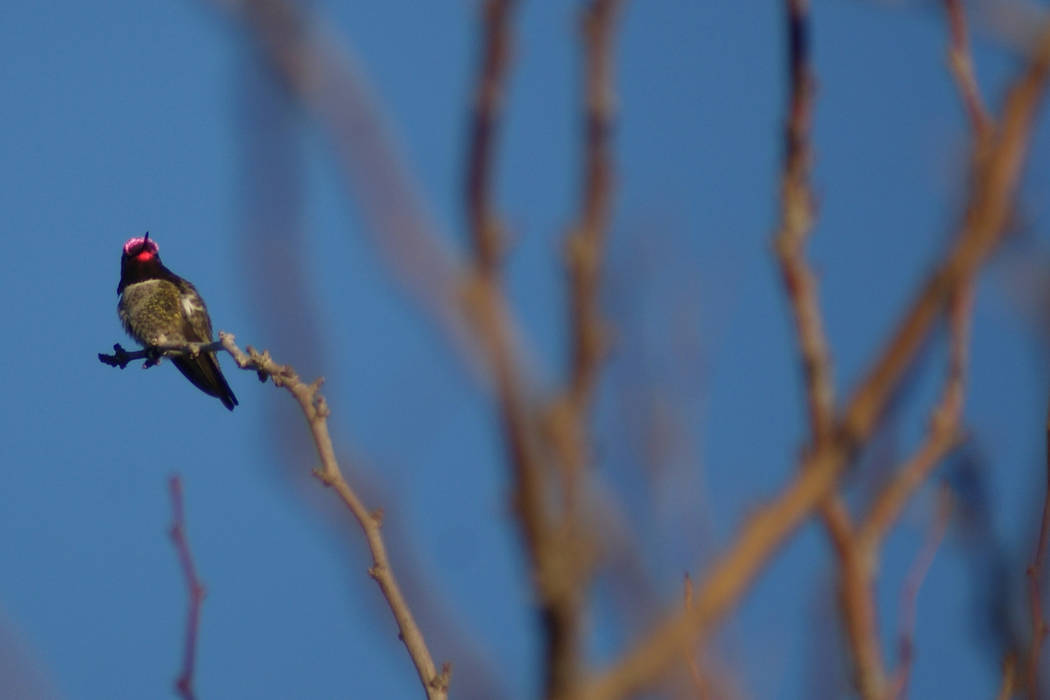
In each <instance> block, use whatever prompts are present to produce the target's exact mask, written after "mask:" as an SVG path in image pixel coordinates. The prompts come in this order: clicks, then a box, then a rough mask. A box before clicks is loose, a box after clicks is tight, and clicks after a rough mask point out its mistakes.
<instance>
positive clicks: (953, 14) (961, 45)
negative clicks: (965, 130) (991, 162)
mask: <svg viewBox="0 0 1050 700" xmlns="http://www.w3.org/2000/svg"><path fill="white" fill-rule="evenodd" d="M944 9H945V10H946V11H947V13H948V31H949V36H950V42H949V45H948V67H949V68H950V69H951V72H952V77H954V78H955V82H956V84H957V85H958V87H959V94H960V96H961V97H962V101H963V105H964V106H965V108H966V114H967V116H968V117H969V119H970V126H971V128H972V129H973V133H974V138H975V140H976V141H977V142H978V146H980V144H981V143H983V142H985V141H986V139H987V138H988V137H990V136H991V130H992V128H993V127H994V126H995V124H994V123H993V122H992V119H991V117H990V116H988V109H987V108H986V107H985V105H984V100H983V99H982V98H981V89H980V87H978V85H977V78H976V76H975V75H974V72H973V59H972V58H971V54H970V39H969V32H968V31H967V29H966V10H965V8H964V7H963V3H962V0H944ZM978 150H980V149H978Z"/></svg>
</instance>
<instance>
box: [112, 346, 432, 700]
mask: <svg viewBox="0 0 1050 700" xmlns="http://www.w3.org/2000/svg"><path fill="white" fill-rule="evenodd" d="M113 349H114V354H113V355H106V354H102V353H100V354H99V356H98V357H99V360H100V361H101V362H102V363H104V364H107V365H110V366H112V367H120V368H122V369H123V368H124V367H126V366H127V365H128V363H129V362H132V361H134V360H139V359H144V360H146V362H147V363H151V362H152V363H153V364H156V361H157V360H158V359H159V358H160V357H162V356H169V357H170V356H177V355H196V354H198V353H201V352H213V351H225V352H227V353H229V354H230V356H231V357H232V358H233V359H234V361H235V362H236V363H237V366H238V367H240V368H241V369H246V370H253V371H255V372H256V373H257V374H258V375H259V378H260V379H262V380H264V381H265V380H266V379H270V380H271V381H272V382H273V384H274V386H276V387H280V388H283V389H285V390H286V391H288V392H289V393H290V394H291V395H292V396H293V397H295V400H296V401H297V402H298V403H299V407H300V408H301V409H302V411H303V416H304V417H305V418H306V422H307V424H308V425H309V426H310V432H311V433H312V435H313V438H314V445H315V446H316V447H317V454H318V456H319V457H320V460H321V466H320V467H319V468H317V469H315V470H314V476H315V477H317V479H318V480H319V481H320V482H321V483H323V484H324V485H325V486H328V487H331V488H332V489H334V490H335V492H336V493H338V494H339V498H340V499H342V501H343V503H344V504H345V505H346V507H347V509H349V510H350V512H351V513H352V514H353V516H354V518H355V519H356V520H357V522H358V525H360V526H361V530H362V531H363V532H364V534H365V538H366V540H367V541H368V548H369V550H370V551H371V553H372V566H371V567H370V568H369V569H368V574H369V576H371V577H372V578H373V579H374V580H375V582H376V583H377V584H378V586H379V589H380V591H381V592H382V594H383V597H384V598H385V599H386V601H387V606H388V607H389V608H390V611H391V613H393V615H394V620H395V621H396V622H397V626H398V631H399V635H398V636H399V637H400V639H401V641H403V642H404V644H405V648H406V649H407V650H408V654H409V656H410V657H411V659H412V663H413V664H414V665H415V667H416V673H417V674H418V675H419V679H420V682H421V683H422V685H423V689H424V690H425V691H426V694H427V697H428V698H429V699H430V700H446V699H447V698H448V686H449V680H450V678H451V675H452V669H451V666H450V665H449V664H447V663H446V664H445V665H444V667H443V668H442V670H441V671H440V672H439V671H438V670H437V668H436V667H435V666H434V661H433V659H432V658H431V655H430V650H429V649H428V648H427V645H426V642H425V641H424V639H423V633H422V631H421V630H420V629H419V626H418V625H417V624H416V621H415V619H414V618H413V616H412V611H411V610H410V609H409V606H408V602H407V601H406V600H405V597H404V595H403V594H402V592H401V588H400V586H399V585H398V583H397V579H396V578H395V577H394V571H393V569H392V568H391V566H390V559H389V557H388V556H387V552H386V544H385V543H384V541H383V535H382V532H381V526H382V512H381V511H370V510H368V508H367V507H366V506H365V504H364V502H363V501H362V500H361V499H360V497H359V496H358V495H357V493H356V492H355V491H354V490H353V488H352V487H351V486H350V484H348V483H347V481H346V479H345V478H344V477H343V473H342V470H341V469H340V468H339V462H338V460H337V459H336V456H335V448H334V447H333V445H332V438H331V435H330V434H329V432H328V415H329V410H328V403H327V401H326V400H325V397H324V395H323V394H322V393H321V383H322V381H323V380H322V379H320V378H318V379H316V380H315V381H313V382H311V383H309V384H307V383H306V382H304V381H303V380H302V379H300V378H299V375H298V374H297V373H296V371H295V370H294V369H293V368H292V367H291V366H289V365H281V364H278V363H277V362H274V360H273V358H271V357H270V353H269V352H267V351H263V352H259V351H257V350H255V349H254V348H252V347H251V346H248V347H247V348H246V350H241V349H240V348H239V347H238V346H237V345H236V343H234V336H233V335H232V334H230V333H222V332H220V333H219V342H217V343H193V344H189V345H184V346H177V345H173V346H161V347H156V348H146V349H144V350H137V351H133V352H128V351H127V350H124V349H123V348H122V347H120V345H114V346H113Z"/></svg>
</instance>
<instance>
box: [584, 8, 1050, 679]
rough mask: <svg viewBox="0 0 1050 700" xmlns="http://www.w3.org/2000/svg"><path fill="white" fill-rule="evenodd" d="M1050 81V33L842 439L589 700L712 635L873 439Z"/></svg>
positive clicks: (961, 275) (998, 217) (954, 285)
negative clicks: (687, 605)
mask: <svg viewBox="0 0 1050 700" xmlns="http://www.w3.org/2000/svg"><path fill="white" fill-rule="evenodd" d="M1048 72H1050V29H1048V28H1044V30H1043V33H1042V35H1041V40H1040V42H1039V44H1038V45H1037V47H1036V51H1035V53H1034V54H1033V56H1032V58H1031V60H1030V61H1029V62H1028V64H1027V65H1026V66H1025V68H1024V70H1023V71H1022V73H1021V75H1020V76H1019V77H1018V79H1017V80H1016V81H1015V82H1014V84H1013V85H1012V86H1011V89H1010V91H1009V93H1008V95H1007V98H1006V103H1005V107H1004V110H1003V119H1002V126H1001V128H1000V129H999V132H998V135H997V138H996V140H995V142H994V144H993V146H992V148H991V149H990V153H989V156H988V158H987V159H986V161H985V163H984V164H982V167H981V168H980V171H979V172H978V173H977V177H975V178H974V183H973V188H974V190H973V193H972V196H971V198H970V206H969V210H968V212H967V216H966V219H965V221H964V223H963V226H962V230H961V232H960V234H959V235H958V236H957V238H956V240H955V243H954V245H953V246H952V248H951V250H949V251H948V253H947V255H946V256H945V257H944V259H943V260H942V261H941V262H940V263H939V264H938V266H937V267H936V269H935V270H934V272H933V273H932V274H931V275H930V277H929V278H928V280H927V282H926V284H925V285H924V286H923V287H922V289H921V290H920V291H919V293H918V294H917V296H916V297H915V299H914V300H913V302H912V304H911V305H910V306H909V308H908V311H907V313H905V315H904V317H903V319H902V320H901V322H900V323H899V325H898V327H897V330H896V331H895V332H894V334H893V336H892V338H891V339H890V342H889V343H888V344H887V346H886V348H885V349H884V350H883V352H882V353H881V354H880V356H879V358H878V360H877V361H876V363H875V365H874V367H873V369H872V370H871V371H870V372H869V373H868V374H867V375H866V377H865V378H864V380H863V381H862V382H861V384H860V385H859V387H858V388H857V389H856V390H855V391H854V393H853V395H852V397H851V400H850V401H849V402H848V404H847V407H846V409H845V411H844V413H843V417H842V418H841V419H840V420H839V421H838V422H837V425H836V429H835V431H834V434H835V439H834V440H833V441H830V442H829V443H826V446H825V447H823V448H821V449H818V450H816V451H815V452H813V453H812V454H809V455H806V456H805V458H804V459H803V466H802V468H801V469H800V470H799V471H798V474H797V476H796V477H795V479H794V480H793V481H792V482H791V483H790V484H788V486H787V487H786V488H785V489H784V491H783V492H782V493H781V494H780V495H779V496H778V497H777V498H776V499H775V500H774V501H773V502H772V503H771V504H770V505H768V506H766V507H765V508H763V509H761V510H760V511H758V512H757V513H756V514H755V515H754V516H753V517H752V518H751V519H750V520H749V521H748V522H747V523H746V524H745V525H744V526H743V527H742V528H741V529H740V531H739V534H738V535H737V538H736V541H735V543H734V544H733V545H732V546H731V547H730V549H729V550H728V551H727V552H726V553H725V554H724V555H723V556H722V557H721V558H720V559H718V560H716V561H715V562H714V563H713V565H712V567H711V569H710V572H709V574H708V576H707V578H706V579H705V581H704V584H703V585H702V586H701V587H700V588H699V590H698V592H697V595H696V605H695V606H694V607H693V609H692V610H691V611H690V612H689V613H684V612H675V613H673V614H671V615H669V616H668V617H667V618H665V619H664V620H663V621H661V622H659V623H658V624H657V625H656V626H655V627H654V628H653V629H652V630H651V631H650V632H649V633H648V634H647V635H645V637H644V638H642V639H641V640H640V641H638V642H637V643H636V644H635V645H634V646H633V647H632V648H631V649H630V650H629V651H627V652H626V653H625V654H624V655H623V656H622V657H621V658H620V659H618V660H617V661H615V662H614V663H613V664H612V666H610V667H609V668H608V669H606V670H605V671H603V672H600V673H598V674H596V675H595V676H594V677H592V678H591V679H589V681H588V682H587V683H586V684H585V685H584V686H583V688H582V689H581V696H582V697H586V698H588V699H589V700H595V699H599V698H613V697H622V696H624V695H626V694H629V693H631V692H634V691H637V690H638V689H640V688H642V687H644V686H646V685H648V684H650V683H652V682H653V681H654V680H655V679H656V678H657V677H658V676H659V675H660V674H661V673H662V672H663V671H664V669H665V668H667V666H668V665H669V664H670V663H672V661H673V660H674V659H676V658H679V654H680V653H681V650H682V649H684V648H685V647H686V646H687V645H689V644H692V643H694V642H695V641H696V640H697V639H698V638H699V637H701V636H702V635H703V634H704V633H706V632H707V631H709V628H710V627H711V626H712V625H713V624H714V623H715V622H716V621H717V620H718V619H720V618H721V617H722V616H724V615H725V614H726V613H727V612H728V610H729V609H730V608H731V607H732V606H734V605H735V604H736V603H737V601H739V599H740V597H741V596H742V595H743V593H744V591H745V590H746V589H747V588H748V586H749V585H750V584H751V582H752V581H753V580H754V578H755V576H756V575H757V574H758V572H759V571H760V570H761V569H762V567H763V566H764V565H765V564H766V563H768V561H769V560H770V557H771V555H772V553H773V552H774V550H775V549H776V548H777V547H779V546H780V545H781V544H782V543H783V541H784V540H785V538H787V536H788V535H789V534H791V533H792V532H793V531H794V530H795V529H796V528H797V527H798V526H799V525H800V524H801V522H802V521H803V520H804V518H805V517H806V516H808V515H809V514H810V513H811V512H812V511H813V509H814V508H815V507H816V506H817V505H818V503H820V502H821V501H822V500H823V499H824V498H825V497H826V496H827V495H828V494H829V493H830V492H831V489H832V488H833V487H834V485H835V483H836V481H837V479H838V476H839V475H840V474H841V472H842V470H843V469H844V468H845V466H846V464H848V463H849V461H850V459H851V457H852V456H853V455H854V454H855V452H856V449H857V448H858V447H859V446H860V445H862V444H864V443H865V442H866V441H867V440H868V439H869V438H870V436H871V434H872V432H873V431H874V429H875V426H876V425H877V423H878V421H879V419H880V418H881V417H882V415H883V413H884V411H885V410H886V408H887V405H888V403H889V400H890V397H891V396H893V395H894V393H895V392H896V391H897V390H898V389H899V386H900V382H901V380H902V378H903V377H904V375H905V373H906V371H907V370H908V368H909V367H910V366H911V364H912V361H913V359H914V357H915V355H916V353H917V352H918V351H919V349H920V347H921V346H922V344H923V343H924V342H925V340H926V338H927V337H928V336H929V333H930V331H931V329H932V328H933V326H934V323H935V322H936V320H937V319H938V318H939V317H940V316H941V314H942V313H943V312H944V309H945V307H946V305H947V304H948V302H949V300H950V299H951V298H953V297H954V296H956V295H957V294H959V293H960V291H961V290H962V289H963V288H964V287H965V286H967V285H969V284H970V283H971V281H972V280H973V278H974V276H975V275H976V273H977V271H978V269H979V268H980V266H981V265H982V264H983V263H984V262H985V260H987V258H988V256H989V255H990V254H991V252H992V251H993V250H994V249H995V247H996V245H997V244H998V243H999V242H1000V240H1001V238H1002V234H1003V231H1004V230H1005V229H1006V224H1007V222H1008V219H1009V215H1010V209H1011V207H1010V205H1011V203H1012V201H1013V198H1014V195H1015V192H1016V190H1017V183H1018V181H1019V179H1020V173H1021V167H1022V165H1023V163H1024V159H1025V155H1026V153H1027V145H1028V139H1029V135H1030V133H1031V127H1032V123H1033V121H1034V117H1035V113H1036V109H1037V107H1038V105H1039V104H1040V102H1041V98H1042V96H1043V91H1044V88H1045V83H1046V79H1047V74H1048Z"/></svg>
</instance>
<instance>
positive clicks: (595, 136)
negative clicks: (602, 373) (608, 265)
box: [565, 0, 621, 413]
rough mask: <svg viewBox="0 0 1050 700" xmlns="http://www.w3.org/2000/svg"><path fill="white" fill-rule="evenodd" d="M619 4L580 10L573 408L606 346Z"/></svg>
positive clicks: (590, 386) (607, 1) (571, 257)
mask: <svg viewBox="0 0 1050 700" xmlns="http://www.w3.org/2000/svg"><path fill="white" fill-rule="evenodd" d="M620 6H621V2H620V1H619V0H592V2H591V3H590V4H589V5H588V6H587V7H586V9H584V11H583V21H582V31H583V40H584V63H585V65H584V71H583V76H584V100H583V102H584V104H583V124H584V165H583V173H582V178H581V187H580V192H581V202H580V211H579V213H578V214H577V221H576V223H575V225H574V228H573V229H572V231H570V232H569V235H568V237H567V239H566V242H565V252H566V259H567V262H568V272H569V288H570V312H571V321H570V322H571V327H570V332H571V334H572V356H571V363H570V366H571V368H572V375H571V380H570V388H569V402H570V404H571V405H572V406H573V407H574V408H575V410H576V412H577V413H579V412H580V411H582V410H583V406H584V405H585V404H586V403H587V400H588V398H589V396H590V394H591V393H592V392H593V390H594V383H595V377H596V375H597V369H598V363H599V361H600V359H601V355H602V352H603V350H604V346H605V342H604V335H605V334H604V332H603V328H602V322H601V317H600V313H599V309H598V286H599V282H600V277H601V267H602V257H603V247H604V245H605V237H606V232H607V229H608V227H609V215H610V209H611V205H612V188H613V162H612V154H611V148H610V135H611V132H612V128H613V118H614V116H615V110H616V98H615V95H614V92H613V90H614V88H613V65H612V64H613V50H612V40H613V38H614V33H613V29H614V28H615V21H616V16H617V14H618V12H619V10H620Z"/></svg>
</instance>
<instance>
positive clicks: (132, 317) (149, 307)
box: [117, 232, 237, 411]
mask: <svg viewBox="0 0 1050 700" xmlns="http://www.w3.org/2000/svg"><path fill="white" fill-rule="evenodd" d="M117 294H119V295H120V302H119V303H118V304H117V314H118V315H119V316H120V322H121V323H122V324H124V330H126V331H127V332H128V335H130V336H131V337H132V338H134V339H135V340H137V341H138V342H139V343H141V344H142V345H143V346H144V347H145V348H147V349H149V348H155V347H158V346H171V345H182V344H189V343H210V342H212V340H213V338H212V334H211V319H210V318H209V317H208V309H207V307H205V305H204V300H203V299H201V296H200V294H198V293H197V289H196V288H195V287H194V286H193V285H192V284H190V283H189V282H187V281H186V280H184V279H182V278H181V277H179V276H178V275H176V274H175V273H174V272H172V271H171V270H169V269H168V268H166V267H164V264H163V263H162V262H161V261H160V255H159V253H158V248H157V244H156V242H154V241H153V240H151V239H150V237H149V233H148V232H147V233H146V235H145V236H143V237H142V238H131V239H129V240H128V241H127V242H126V243H125V244H124V252H123V255H122V256H121V258H120V284H119V285H117ZM172 362H173V363H175V366H176V367H178V368H179V371H180V372H182V374H183V375H185V377H186V378H187V379H189V380H190V381H191V382H192V383H193V385H194V386H195V387H197V388H198V389H200V390H201V391H203V392H204V393H205V394H208V395H210V396H214V397H216V398H218V399H219V401H222V405H223V406H225V407H226V408H228V409H230V410H231V411H232V410H233V407H234V406H236V405H237V397H236V396H234V395H233V391H232V390H231V389H230V385H229V384H228V383H227V382H226V377H224V376H223V375H222V370H221V369H219V361H218V360H217V359H216V357H215V353H212V352H201V353H199V354H197V355H190V354H187V355H182V356H179V357H173V358H172Z"/></svg>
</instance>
